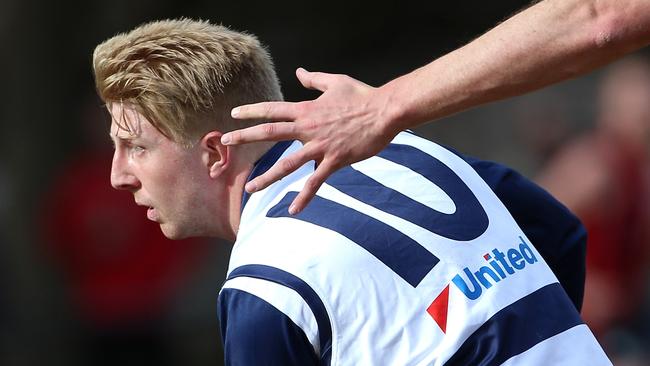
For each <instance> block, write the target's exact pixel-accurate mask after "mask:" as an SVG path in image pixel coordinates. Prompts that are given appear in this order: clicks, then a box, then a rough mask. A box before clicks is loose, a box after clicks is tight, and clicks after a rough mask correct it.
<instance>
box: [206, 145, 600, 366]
mask: <svg viewBox="0 0 650 366" xmlns="http://www.w3.org/2000/svg"><path fill="white" fill-rule="evenodd" d="M299 147H300V144H299V143H298V142H293V143H291V142H286V143H280V144H277V145H275V146H274V147H273V148H272V149H271V150H270V151H269V152H268V153H267V154H266V155H265V156H264V157H263V158H262V159H261V160H260V161H259V162H258V164H257V165H256V167H255V169H254V170H253V172H252V174H251V177H253V176H256V175H259V174H262V173H263V172H264V171H266V170H267V169H268V168H269V167H270V166H272V165H273V164H274V163H275V162H276V161H277V160H279V159H280V158H281V157H282V156H284V155H287V154H290V153H291V152H293V151H295V150H297V149H298V148H299ZM313 168H314V167H313V165H310V164H308V165H305V166H303V167H301V168H300V169H299V170H297V171H296V172H295V173H293V174H291V175H289V176H288V177H286V178H284V179H282V180H281V181H279V182H277V183H275V184H273V185H271V186H269V187H267V188H266V189H264V190H262V191H260V192H258V193H255V194H253V195H250V196H248V195H245V196H244V207H243V210H242V216H241V223H240V227H239V233H238V236H237V241H236V243H235V245H234V247H233V251H232V254H231V259H230V265H229V269H228V277H227V280H226V282H225V284H224V286H223V289H222V290H221V293H220V295H219V300H218V313H219V318H220V322H221V331H222V336H223V339H224V352H225V357H226V364H229V365H310V364H314V365H319V364H325V365H330V364H332V365H521V364H525V365H541V364H544V365H546V364H552V365H581V364H587V363H588V364H590V365H610V364H611V363H610V362H609V360H608V359H607V357H606V356H605V354H604V353H603V351H602V349H601V348H600V346H599V345H598V343H597V342H596V340H595V339H594V337H593V335H592V333H591V331H590V330H589V329H588V327H587V326H586V325H585V324H583V322H582V320H581V319H580V316H579V314H578V311H577V310H576V307H578V308H579V306H580V304H581V301H582V281H583V279H584V262H583V259H584V257H583V256H584V229H583V228H582V226H581V225H580V223H579V221H577V220H576V219H575V217H574V216H573V215H571V214H570V213H568V211H566V209H565V208H564V207H562V206H561V205H560V204H559V203H557V201H555V200H553V199H552V198H551V197H550V196H548V195H547V194H546V193H545V192H543V191H542V190H540V189H539V188H538V187H536V186H535V185H533V184H532V183H530V182H528V181H527V180H525V179H524V178H522V177H521V176H519V175H517V174H516V173H514V172H513V171H512V170H509V169H507V168H504V167H502V166H499V165H496V164H492V163H484V162H480V161H475V160H470V159H464V158H462V157H461V156H459V155H458V154H456V153H453V152H451V151H449V150H448V149H445V148H443V147H441V146H439V145H437V144H435V143H432V142H430V141H427V140H425V139H422V138H419V137H417V136H415V135H412V134H409V133H401V134H399V135H398V136H397V137H396V138H395V139H394V140H393V142H392V143H391V144H390V145H389V146H388V147H387V148H386V149H384V150H383V151H381V152H380V153H379V154H378V155H376V156H374V157H372V158H369V159H367V160H364V161H361V162H358V163H355V164H353V165H352V166H349V167H345V168H343V169H341V170H340V171H338V172H336V173H335V174H333V175H332V176H331V177H330V178H329V179H328V180H327V182H326V184H324V185H323V186H322V187H321V189H320V190H319V191H318V194H317V196H316V197H315V198H314V199H313V201H312V202H311V203H310V204H309V205H308V206H307V207H306V208H305V210H303V211H302V212H301V213H300V214H298V215H295V216H290V215H289V214H288V212H287V210H288V206H289V205H290V203H291V202H292V200H293V198H294V197H295V196H296V194H297V192H298V191H300V189H301V188H302V186H303V184H304V182H305V180H306V179H307V178H308V176H309V175H310V174H311V173H312V172H313ZM495 192H496V193H495ZM500 198H501V199H500ZM504 203H506V205H504ZM508 209H509V210H510V211H508ZM511 213H512V214H511ZM513 215H514V216H515V217H516V218H517V219H516V220H515V219H514V218H513ZM522 227H524V228H526V227H528V230H522ZM541 247H543V248H544V250H538V248H541ZM540 253H545V254H544V255H542V254H540ZM545 259H547V260H549V263H550V264H551V266H553V267H554V268H556V269H557V272H556V273H558V275H559V277H560V279H561V280H562V283H563V285H564V289H563V287H562V286H561V285H560V284H559V283H558V280H557V278H556V276H555V275H554V274H553V271H552V270H551V269H550V268H549V265H547V263H546V260H545ZM560 263H563V264H562V265H560ZM567 267H569V268H567ZM565 289H566V290H568V292H569V294H570V297H569V296H567V293H566V292H565ZM568 345H570V347H568Z"/></svg>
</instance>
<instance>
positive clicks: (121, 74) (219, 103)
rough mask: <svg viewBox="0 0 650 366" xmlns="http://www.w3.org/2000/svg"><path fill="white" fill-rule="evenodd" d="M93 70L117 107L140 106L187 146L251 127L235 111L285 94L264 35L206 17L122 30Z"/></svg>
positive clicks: (104, 95) (99, 53)
mask: <svg viewBox="0 0 650 366" xmlns="http://www.w3.org/2000/svg"><path fill="white" fill-rule="evenodd" d="M93 71H94V75H95V83H96V86H97V92H98V93H99V96H100V98H101V99H102V100H103V101H104V102H105V103H106V104H107V105H108V106H109V109H110V105H111V104H112V103H123V104H125V105H129V106H132V107H133V108H134V109H135V110H136V111H138V112H139V113H140V114H142V115H143V116H144V117H145V118H147V120H149V121H150V122H151V123H152V124H153V125H154V126H155V127H156V128H157V129H158V130H159V131H160V132H161V133H163V134H164V135H165V136H167V137H168V138H170V139H172V140H174V141H176V142H179V143H182V144H184V145H191V144H192V143H193V142H195V141H196V140H197V139H198V138H200V137H201V136H202V135H203V134H205V133H206V132H208V131H211V130H214V129H218V130H220V131H222V132H227V131H230V130H233V129H235V128H237V127H238V128H241V127H245V126H246V125H245V124H242V123H241V122H237V123H236V124H235V122H234V121H232V119H231V117H230V110H231V109H232V108H234V107H236V106H238V105H241V104H248V103H256V102H262V101H273V100H282V93H281V92H280V83H279V81H278V78H277V76H276V74H275V70H274V68H273V61H272V60H271V57H270V55H269V53H268V52H267V51H266V49H265V48H264V47H263V46H262V45H261V44H260V42H259V41H258V40H257V38H256V37H254V36H252V35H250V34H246V33H241V32H236V31H233V30H230V29H228V28H226V27H224V26H221V25H213V24H210V23H208V22H206V21H195V20H191V19H176V20H163V21H156V22H151V23H147V24H143V25H141V26H139V27H137V28H135V29H134V30H132V31H130V32H128V33H125V34H118V35H116V36H114V37H112V38H110V39H108V40H107V41H105V42H103V43H101V44H100V45H98V46H97V47H96V48H95V52H94V54H93ZM114 117H117V116H114ZM256 122H259V121H253V122H252V123H249V124H248V125H251V124H254V123H256ZM118 123H120V122H118Z"/></svg>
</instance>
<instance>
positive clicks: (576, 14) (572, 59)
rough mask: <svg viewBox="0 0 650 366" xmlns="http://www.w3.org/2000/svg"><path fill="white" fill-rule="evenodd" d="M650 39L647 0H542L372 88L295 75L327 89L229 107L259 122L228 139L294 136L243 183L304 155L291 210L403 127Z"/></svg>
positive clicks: (590, 65)
mask: <svg viewBox="0 0 650 366" xmlns="http://www.w3.org/2000/svg"><path fill="white" fill-rule="evenodd" d="M648 43H650V1H647V0H545V1H542V2H539V3H537V4H535V5H533V6H531V7H529V8H527V9H526V10H524V11H522V12H520V13H518V14H516V15H514V16H513V17H511V18H509V19H507V20H506V21H504V22H502V23H501V24H499V25H498V26H496V27H495V28H493V29H492V30H490V31H488V32H487V33H485V34H484V35H482V36H481V37H479V38H477V39H475V40H474V41H472V42H470V43H469V44H467V45H465V46H464V47H461V48H459V49H457V50H455V51H453V52H451V53H448V54H447V55H444V56H442V57H440V58H438V59H436V60H434V61H433V62H431V63H429V64H427V65H425V66H423V67H421V68H419V69H416V70H414V71H413V72H411V73H409V74H406V75H404V76H402V77H399V78H397V79H395V80H392V81H390V82H388V83H387V84H385V85H383V86H381V87H379V88H374V87H371V86H368V85H366V84H364V83H362V82H360V81H358V80H355V79H353V78H350V77H348V76H345V75H333V74H326V73H310V72H307V71H306V70H304V69H298V70H297V71H296V75H297V77H298V79H299V80H300V82H301V83H302V84H303V86H305V87H306V88H310V89H317V90H320V91H322V92H323V94H322V95H321V96H320V97H319V98H317V99H315V100H312V101H305V102H298V103H289V102H267V103H258V104H252V105H247V106H242V107H238V108H235V109H234V110H233V113H232V114H233V117H235V118H239V119H249V118H261V119H268V120H270V121H277V122H276V123H268V124H262V125H258V126H254V127H251V128H248V129H243V130H239V131H233V132H231V133H228V134H226V135H224V137H223V139H222V142H223V143H224V144H240V143H247V142H254V141H264V140H266V141H269V140H273V141H278V140H286V139H298V140H300V141H302V142H303V143H304V147H303V149H301V150H300V151H298V152H296V153H295V154H294V155H291V156H288V157H286V158H284V159H283V160H281V161H280V162H279V164H277V165H276V166H274V167H273V168H271V169H270V170H269V171H267V172H266V173H265V174H263V175H261V176H259V177H257V178H256V179H255V180H253V181H251V182H249V183H248V184H247V186H246V190H247V191H249V192H254V191H257V190H260V189H263V188H265V187H266V186H268V185H269V184H271V183H273V182H275V181H277V180H278V179H280V178H282V177H284V176H286V175H287V174H289V173H290V172H292V171H293V170H295V169H297V168H298V167H300V166H302V165H303V164H304V163H306V162H307V161H309V160H315V161H316V162H317V163H318V166H317V169H316V171H315V172H314V174H313V175H312V176H311V178H310V179H309V180H308V181H307V182H306V184H305V186H304V188H303V190H302V192H301V193H300V194H299V195H298V196H297V197H296V199H295V200H294V203H293V205H292V206H291V207H290V209H289V211H290V212H291V213H297V212H299V211H300V210H302V208H304V207H305V205H306V204H307V203H308V202H309V200H311V198H312V197H313V196H314V195H315V193H316V191H317V190H318V188H319V187H320V185H321V184H322V183H323V182H324V181H325V179H326V178H327V177H328V176H329V175H330V174H332V173H333V172H334V171H336V170H337V169H339V168H340V167H342V166H345V165H347V164H352V163H354V162H357V161H359V160H362V159H365V158H367V157H370V156H372V155H374V154H376V153H377V152H379V151H380V150H381V149H382V148H383V147H385V146H386V145H387V144H388V143H389V142H390V140H391V139H392V138H393V137H394V136H395V135H396V134H397V133H398V132H399V131H401V130H404V129H407V128H412V127H415V126H418V125H420V124H422V123H425V122H427V121H432V120H435V119H438V118H441V117H445V116H448V115H451V114H454V113H457V112H460V111H463V110H466V109H468V108H472V107H474V106H478V105H481V104H485V103H489V102H492V101H496V100H500V99H504V98H507V97H511V96H515V95H520V94H524V93H526V92H529V91H532V90H535V89H539V88H542V87H544V86H547V85H550V84H553V83H556V82H558V81H562V80H566V79H569V78H572V77H575V76H578V75H582V74H584V73H587V72H589V71H591V70H593V69H595V68H597V67H599V66H602V65H605V64H607V63H609V62H611V61H613V60H615V59H617V58H619V57H621V56H622V55H624V54H626V53H629V52H631V51H633V50H636V49H639V48H641V47H643V46H645V45H647V44H648Z"/></svg>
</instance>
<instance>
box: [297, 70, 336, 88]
mask: <svg viewBox="0 0 650 366" xmlns="http://www.w3.org/2000/svg"><path fill="white" fill-rule="evenodd" d="M332 76H333V75H332V74H327V73H324V72H310V71H307V70H305V69H303V68H302V67H299V68H298V69H297V70H296V77H297V78H298V80H299V81H300V83H301V84H302V86H304V87H305V88H307V89H314V90H319V91H322V92H324V91H325V90H327V88H328V85H329V80H330V78H331V77H332Z"/></svg>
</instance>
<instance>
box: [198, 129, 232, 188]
mask: <svg viewBox="0 0 650 366" xmlns="http://www.w3.org/2000/svg"><path fill="white" fill-rule="evenodd" d="M222 135H223V134H222V133H221V132H219V131H210V132H208V133H207V134H205V136H203V137H202V138H201V141H200V142H199V143H200V144H201V146H200V147H201V157H202V159H203V163H204V164H205V166H206V168H208V171H209V174H210V178H217V177H218V176H220V175H221V173H223V172H224V171H225V170H226V168H228V165H229V163H230V156H229V152H230V149H228V147H227V146H224V145H223V144H221V136H222Z"/></svg>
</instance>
